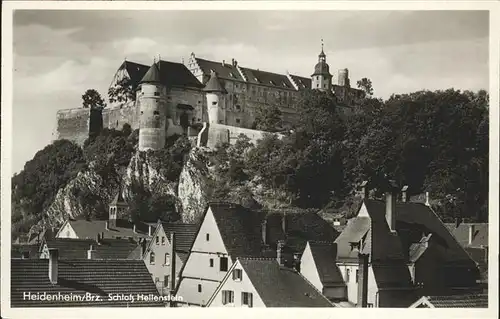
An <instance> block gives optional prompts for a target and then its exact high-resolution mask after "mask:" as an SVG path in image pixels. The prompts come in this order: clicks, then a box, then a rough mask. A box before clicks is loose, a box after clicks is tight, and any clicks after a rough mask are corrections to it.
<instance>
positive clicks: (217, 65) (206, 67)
mask: <svg viewBox="0 0 500 319" xmlns="http://www.w3.org/2000/svg"><path fill="white" fill-rule="evenodd" d="M196 62H197V63H198V65H199V66H200V68H201V70H202V71H203V73H205V74H211V73H212V71H214V72H215V73H217V76H218V77H219V78H220V79H231V80H238V81H245V80H244V79H243V78H242V77H241V74H240V72H239V71H238V69H237V67H236V66H234V65H232V64H231V63H224V65H223V64H222V63H221V62H215V61H210V60H205V59H200V58H196Z"/></svg>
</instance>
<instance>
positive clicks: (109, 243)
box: [40, 237, 141, 259]
mask: <svg viewBox="0 0 500 319" xmlns="http://www.w3.org/2000/svg"><path fill="white" fill-rule="evenodd" d="M138 246H141V245H140V243H139V242H137V241H135V240H133V239H113V238H105V239H101V238H100V237H98V238H96V239H69V238H56V239H53V240H47V241H45V242H44V243H43V244H42V247H41V251H40V258H41V259H47V258H49V251H50V249H57V250H58V251H59V258H60V259H127V258H128V257H129V255H130V254H131V253H132V251H134V250H135V249H136V248H137V247H138Z"/></svg>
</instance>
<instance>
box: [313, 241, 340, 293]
mask: <svg viewBox="0 0 500 319" xmlns="http://www.w3.org/2000/svg"><path fill="white" fill-rule="evenodd" d="M309 247H310V248H311V253H312V256H313V258H314V263H315V264H316V267H317V270H318V275H319V279H320V280H321V283H322V284H323V286H326V287H329V286H330V287H331V286H345V282H344V278H343V277H342V273H341V272H340V269H339V267H338V266H337V263H336V261H335V256H336V255H337V252H336V244H335V243H326V242H309Z"/></svg>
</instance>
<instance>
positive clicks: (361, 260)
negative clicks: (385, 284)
mask: <svg viewBox="0 0 500 319" xmlns="http://www.w3.org/2000/svg"><path fill="white" fill-rule="evenodd" d="M367 306H368V255H365V254H358V304H357V307H358V308H366V307H367Z"/></svg>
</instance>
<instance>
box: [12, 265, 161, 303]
mask: <svg viewBox="0 0 500 319" xmlns="http://www.w3.org/2000/svg"><path fill="white" fill-rule="evenodd" d="M48 267H49V261H48V260H47V259H12V260H11V305H12V307H57V306H59V307H75V306H76V307H97V306H108V307H109V306H121V307H127V306H129V307H134V306H149V307H153V306H163V304H162V303H161V302H158V301H157V302H154V301H149V302H145V301H140V300H136V301H135V302H133V303H130V302H129V303H127V301H108V298H107V297H108V294H124V295H128V294H133V295H136V294H144V295H150V294H151V295H153V296H158V291H157V289H156V286H155V284H154V283H153V280H152V278H151V275H150V274H149V272H148V269H147V268H146V266H145V264H144V262H143V261H142V260H140V261H139V260H85V259H82V260H59V261H58V281H57V284H51V282H50V281H49V277H48ZM25 292H29V293H31V294H35V295H36V294H43V293H47V294H55V295H57V294H58V293H61V294H62V295H70V294H73V296H75V295H79V296H82V295H85V294H86V293H90V294H92V295H100V296H102V298H101V300H102V301H100V302H97V301H78V300H72V301H65V300H52V301H47V300H42V301H40V300H30V299H24V298H23V293H25Z"/></svg>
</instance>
